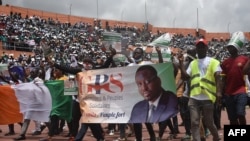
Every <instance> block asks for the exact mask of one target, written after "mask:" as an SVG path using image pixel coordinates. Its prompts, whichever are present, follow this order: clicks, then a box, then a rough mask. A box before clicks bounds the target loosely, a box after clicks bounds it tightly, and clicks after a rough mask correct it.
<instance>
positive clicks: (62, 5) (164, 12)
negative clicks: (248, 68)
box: [2, 0, 250, 33]
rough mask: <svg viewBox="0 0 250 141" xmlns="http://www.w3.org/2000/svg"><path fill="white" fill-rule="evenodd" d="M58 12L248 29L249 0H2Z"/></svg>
mask: <svg viewBox="0 0 250 141" xmlns="http://www.w3.org/2000/svg"><path fill="white" fill-rule="evenodd" d="M2 2H3V5H5V4H9V5H13V6H20V7H25V8H31V9H38V10H43V11H48V12H55V13H61V14H67V15H69V14H71V15H75V16H82V17H92V18H98V19H110V20H120V21H129V22H140V23H146V22H148V23H149V24H152V25H153V26H154V27H168V28H197V27H198V28H201V29H204V30H206V31H207V32H230V33H233V32H235V31H243V32H250V8H249V2H250V0H2Z"/></svg>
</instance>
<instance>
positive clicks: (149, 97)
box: [129, 65, 177, 123]
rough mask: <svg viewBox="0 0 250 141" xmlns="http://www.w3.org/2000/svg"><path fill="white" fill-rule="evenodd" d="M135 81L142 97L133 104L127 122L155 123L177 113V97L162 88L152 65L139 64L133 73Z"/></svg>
mask: <svg viewBox="0 0 250 141" xmlns="http://www.w3.org/2000/svg"><path fill="white" fill-rule="evenodd" d="M135 81H136V85H137V87H138V91H139V94H140V95H141V96H142V97H143V98H144V99H143V100H141V101H139V102H138V103H136V104H135V105H134V107H133V109H132V113H131V116H130V120H129V122H131V123H141V122H149V123H157V122H160V121H164V120H166V119H168V118H170V117H172V116H174V115H176V114H177V97H176V95H175V94H174V93H173V92H171V91H166V90H164V88H162V86H161V79H160V78H159V77H158V75H157V70H156V69H155V68H154V67H153V66H151V65H144V66H140V67H139V68H138V69H137V71H136V73H135Z"/></svg>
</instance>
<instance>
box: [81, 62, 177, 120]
mask: <svg viewBox="0 0 250 141" xmlns="http://www.w3.org/2000/svg"><path fill="white" fill-rule="evenodd" d="M142 66H146V67H144V68H141V67H142ZM139 67H140V69H141V70H143V69H145V68H148V71H151V70H156V73H157V74H155V73H151V72H147V73H146V74H152V75H145V76H144V74H143V73H142V74H140V73H141V72H140V73H136V71H139V70H138V69H139ZM152 68H153V69H152ZM141 75H142V76H141ZM142 77H143V78H142ZM135 78H136V79H135ZM77 79H78V83H79V84H78V87H79V97H78V98H79V102H80V108H81V111H82V118H81V122H83V123H138V122H140V123H143V122H148V121H147V118H148V109H147V108H148V107H149V104H148V103H149V102H148V101H147V100H150V99H151V97H156V95H157V96H159V95H160V97H158V98H157V100H156V101H157V102H156V104H158V106H157V108H156V109H157V112H159V113H158V114H157V116H156V117H157V118H156V119H155V120H154V121H152V122H159V121H163V120H166V119H167V118H170V117H172V116H174V115H176V114H177V111H178V109H177V98H176V95H175V92H176V86H175V78H174V75H173V66H172V63H161V64H151V65H140V66H139V65H138V66H130V67H118V68H110V69H100V70H90V71H85V72H81V73H78V75H77ZM140 79H141V80H140ZM135 81H136V82H135ZM146 85H147V86H146ZM139 88H140V89H139ZM150 91H151V92H150ZM138 109H139V111H138ZM131 115H133V116H137V117H132V116H131Z"/></svg>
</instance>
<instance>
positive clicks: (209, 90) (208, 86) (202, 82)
mask: <svg viewBox="0 0 250 141" xmlns="http://www.w3.org/2000/svg"><path fill="white" fill-rule="evenodd" d="M219 64H220V62H219V61H218V60H216V59H213V58H211V60H210V63H209V65H208V67H207V71H206V73H205V75H204V77H201V76H200V70H199V67H198V60H197V59H195V60H194V61H192V62H191V64H190V65H191V70H192V73H191V84H190V90H191V91H190V96H196V95H199V94H206V95H207V96H208V98H209V99H210V100H211V101H212V102H213V103H214V102H215V100H216V82H215V77H214V72H215V71H216V69H217V67H218V65H219Z"/></svg>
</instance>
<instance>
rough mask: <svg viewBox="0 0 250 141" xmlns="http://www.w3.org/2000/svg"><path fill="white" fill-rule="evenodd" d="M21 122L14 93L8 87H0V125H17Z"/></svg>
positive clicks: (21, 117)
mask: <svg viewBox="0 0 250 141" xmlns="http://www.w3.org/2000/svg"><path fill="white" fill-rule="evenodd" d="M22 120H23V115H22V113H20V107H19V102H18V101H17V98H16V95H15V91H14V89H12V88H11V87H10V86H9V85H6V86H0V125H7V124H11V123H18V122H21V121H22Z"/></svg>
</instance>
